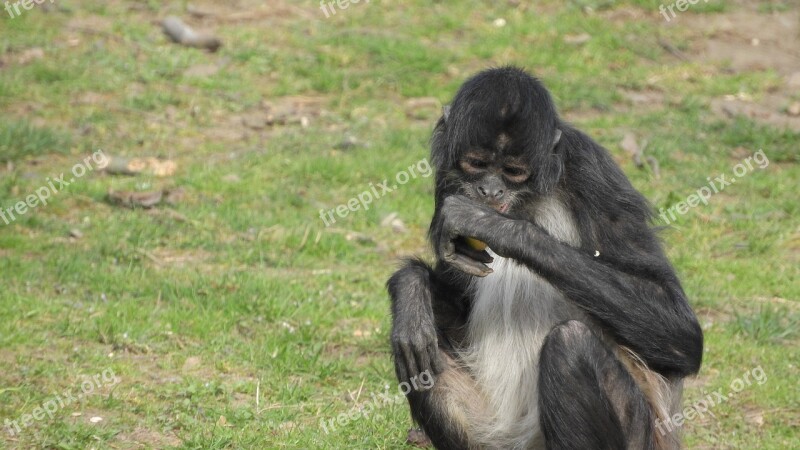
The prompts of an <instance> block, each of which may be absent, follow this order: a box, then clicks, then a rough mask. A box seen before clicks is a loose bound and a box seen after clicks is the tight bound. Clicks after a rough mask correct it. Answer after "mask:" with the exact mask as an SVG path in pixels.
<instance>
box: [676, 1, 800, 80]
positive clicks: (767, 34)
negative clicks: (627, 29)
mask: <svg viewBox="0 0 800 450" xmlns="http://www.w3.org/2000/svg"><path fill="white" fill-rule="evenodd" d="M755 8H756V6H744V7H742V8H741V9H737V10H736V11H732V12H729V13H724V14H701V15H685V16H682V17H681V20H680V22H679V23H680V24H681V25H682V26H686V27H687V28H688V29H689V30H694V32H693V33H690V36H691V39H692V42H693V46H692V47H693V48H692V50H693V51H692V52H691V54H692V55H693V59H694V60H695V61H698V62H707V61H718V62H723V63H727V64H728V65H729V69H730V70H733V71H735V72H744V71H753V70H769V69H774V70H776V71H777V72H779V73H781V74H782V75H791V74H793V73H795V72H797V71H798V70H800V12H798V11H786V12H776V13H769V14H762V13H759V12H758V11H757V10H756V9H755Z"/></svg>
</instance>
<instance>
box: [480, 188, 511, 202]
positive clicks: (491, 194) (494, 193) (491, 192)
mask: <svg viewBox="0 0 800 450" xmlns="http://www.w3.org/2000/svg"><path fill="white" fill-rule="evenodd" d="M478 192H479V193H480V194H481V195H482V196H484V197H488V199H489V200H500V199H501V198H503V194H505V191H504V190H503V189H501V188H493V187H485V186H478Z"/></svg>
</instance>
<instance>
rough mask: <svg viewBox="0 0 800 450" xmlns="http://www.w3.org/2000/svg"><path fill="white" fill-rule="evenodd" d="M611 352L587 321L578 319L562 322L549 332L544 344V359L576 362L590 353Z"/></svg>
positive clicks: (542, 355)
mask: <svg viewBox="0 0 800 450" xmlns="http://www.w3.org/2000/svg"><path fill="white" fill-rule="evenodd" d="M598 351H599V352H600V354H606V353H608V354H610V352H608V350H607V349H605V347H604V346H603V344H602V342H601V341H600V338H598V337H597V336H596V335H595V334H594V332H592V330H591V329H590V328H589V326H588V325H586V324H585V323H583V322H581V321H578V320H568V321H566V322H562V323H560V324H558V325H556V326H555V327H553V329H552V330H550V333H548V335H547V338H545V341H544V344H543V345H542V354H541V357H542V359H544V360H553V361H562V362H564V363H575V362H577V360H580V359H583V358H585V357H587V356H589V355H595V356H596V355H597V352H598Z"/></svg>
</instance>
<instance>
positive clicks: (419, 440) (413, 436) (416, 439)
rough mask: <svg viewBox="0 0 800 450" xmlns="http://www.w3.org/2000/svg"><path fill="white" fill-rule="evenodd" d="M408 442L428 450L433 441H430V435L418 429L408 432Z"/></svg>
mask: <svg viewBox="0 0 800 450" xmlns="http://www.w3.org/2000/svg"><path fill="white" fill-rule="evenodd" d="M406 442H407V443H409V444H411V445H413V446H415V447H420V448H427V447H430V446H431V440H430V439H428V435H427V434H425V432H424V431H422V429H421V428H417V429H414V428H412V429H410V430H408V437H407V438H406Z"/></svg>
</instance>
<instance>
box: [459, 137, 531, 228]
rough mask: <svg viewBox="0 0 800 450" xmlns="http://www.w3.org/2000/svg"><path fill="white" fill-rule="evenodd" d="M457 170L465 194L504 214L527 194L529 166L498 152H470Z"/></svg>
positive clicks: (477, 149)
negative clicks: (459, 173)
mask: <svg viewBox="0 0 800 450" xmlns="http://www.w3.org/2000/svg"><path fill="white" fill-rule="evenodd" d="M500 140H502V137H501V139H500ZM458 169H459V170H460V172H461V177H460V178H461V184H462V190H463V192H464V194H466V195H467V196H468V197H470V198H472V199H474V200H477V201H480V202H482V203H485V204H487V205H489V206H491V207H492V208H494V209H495V210H497V211H498V212H501V213H503V214H505V213H508V212H509V211H510V210H511V209H512V208H513V207H514V204H515V203H516V202H517V201H519V200H520V198H521V197H522V196H523V195H524V194H526V193H530V189H529V188H528V187H527V183H526V182H527V181H528V179H529V178H530V177H531V169H530V167H528V164H527V163H526V162H525V161H524V160H523V159H522V158H520V157H518V156H514V155H511V154H507V152H503V151H501V150H499V149H486V148H474V149H471V150H469V151H467V152H466V153H464V156H463V157H462V158H460V160H459V161H458Z"/></svg>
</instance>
